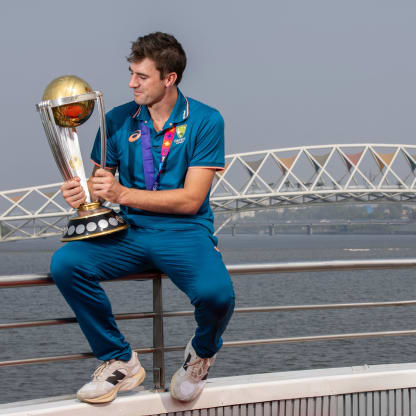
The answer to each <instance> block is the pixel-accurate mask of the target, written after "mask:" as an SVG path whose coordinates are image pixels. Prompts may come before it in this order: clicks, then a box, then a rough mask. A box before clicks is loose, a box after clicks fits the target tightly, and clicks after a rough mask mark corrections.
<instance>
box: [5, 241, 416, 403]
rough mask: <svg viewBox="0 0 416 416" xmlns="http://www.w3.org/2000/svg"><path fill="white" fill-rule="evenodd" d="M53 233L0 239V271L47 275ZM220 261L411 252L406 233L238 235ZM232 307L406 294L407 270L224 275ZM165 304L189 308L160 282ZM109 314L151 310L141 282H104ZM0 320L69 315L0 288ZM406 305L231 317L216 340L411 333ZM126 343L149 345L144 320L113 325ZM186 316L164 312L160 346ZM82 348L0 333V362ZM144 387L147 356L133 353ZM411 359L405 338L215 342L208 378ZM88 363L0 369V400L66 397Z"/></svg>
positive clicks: (170, 340) (171, 362) (171, 364)
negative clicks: (231, 289) (229, 279)
mask: <svg viewBox="0 0 416 416" xmlns="http://www.w3.org/2000/svg"><path fill="white" fill-rule="evenodd" d="M60 244H61V243H59V242H58V241H57V240H55V239H48V240H37V241H22V242H15V243H2V244H1V245H0V275H10V274H24V273H34V272H47V271H48V266H49V261H50V258H51V256H52V253H53V251H54V250H55V249H56V248H57V247H58V246H59V245H60ZM220 249H221V251H222V253H223V257H224V260H225V262H226V264H239V263H252V262H254V263H263V262H294V261H308V260H336V259H370V258H371V259H386V258H414V257H416V236H412V235H310V236H307V235H275V236H258V235H238V236H236V237H231V236H228V235H224V236H221V238H220ZM233 281H234V286H235V290H236V297H237V305H236V306H237V307H247V306H268V305H300V304H320V303H343V302H365V301H391V300H410V299H414V298H415V293H416V279H415V271H414V270H410V269H409V270H395V271H391V270H381V271H380V270H379V271H351V272H347V271H342V272H320V273H317V272H315V273H283V274H279V275H261V276H236V277H233ZM163 286H164V288H163V290H164V308H165V310H190V309H191V308H190V305H189V302H188V300H187V298H186V297H185V296H184V295H183V294H182V293H181V292H180V291H179V290H177V289H176V288H175V287H174V286H173V285H172V284H171V282H170V281H169V280H168V279H166V280H164V282H163ZM104 287H105V289H106V291H107V293H108V295H109V297H110V299H111V301H112V304H113V311H114V313H127V312H140V311H151V308H152V294H151V282H147V281H144V282H120V283H114V282H111V283H106V284H105V286H104ZM0 296H1V297H0V299H1V301H0V323H5V322H11V321H27V320H37V319H47V318H58V317H67V316H72V312H71V311H70V310H69V308H68V307H67V305H66V303H65V302H64V300H63V298H62V297H61V295H60V293H59V292H58V291H57V289H56V288H55V287H52V286H50V287H34V288H19V289H3V290H1V291H0ZM415 318H416V307H413V306H410V307H392V308H387V307H385V308H371V309H351V310H332V311H310V312H303V311H296V312H274V313H255V314H250V315H247V314H235V315H234V316H233V318H232V320H231V322H230V325H229V327H228V329H227V332H226V333H225V335H224V340H225V341H231V340H243V339H250V338H274V337H276V338H277V337H294V336H304V335H319V334H337V333H350V332H367V331H384V330H401V329H403V330H404V329H415V327H416V324H415ZM119 326H120V328H121V330H122V331H123V333H124V335H125V336H126V338H127V339H128V340H129V342H130V343H131V344H132V346H133V347H136V348H140V347H148V346H151V343H152V332H151V320H146V319H142V320H134V321H121V322H120V323H119ZM193 330H194V320H193V318H192V317H189V318H166V321H165V342H166V345H180V344H183V345H185V344H186V342H187V341H188V339H189V338H190V337H191V336H192V333H193ZM86 351H89V346H88V344H87V343H86V341H85V340H84V338H83V336H82V334H81V332H80V330H79V328H78V326H77V325H65V326H61V327H44V328H42V327H41V328H26V329H13V330H3V331H0V361H5V360H13V359H22V358H29V357H42V356H52V355H63V354H71V353H75V352H86ZM182 354H183V353H180V352H175V353H169V354H167V355H166V361H167V379H168V380H169V378H170V376H171V375H172V373H173V372H174V371H175V370H176V369H177V368H178V366H179V365H180V364H181V361H182ZM141 361H142V364H143V365H144V367H145V368H146V369H147V371H148V377H147V380H146V381H145V383H144V385H145V387H147V388H150V387H151V386H152V382H151V379H152V374H151V373H152V372H151V368H152V367H151V356H150V355H143V356H142V357H141ZM415 361H416V339H415V338H414V337H411V336H409V337H386V338H374V339H363V340H337V341H325V342H324V341H315V342H310V343H296V344H293V343H291V344H278V345H269V346H258V347H257V346H256V347H247V348H224V349H223V350H222V351H221V352H220V353H219V354H218V357H217V360H216V363H215V365H214V367H213V368H212V370H211V372H210V376H211V377H221V376H229V375H238V374H254V373H262V372H278V371H287V370H298V369H311V368H328V367H344V366H352V365H363V364H383V363H396V362H397V363H398V362H415ZM97 365H98V361H96V360H94V359H90V360H81V361H68V362H61V363H50V364H37V365H28V366H20V367H1V368H0V386H1V387H2V388H1V392H2V394H1V396H0V403H8V402H12V401H18V400H29V399H33V398H40V397H48V396H56V395H62V394H72V393H74V392H75V391H76V390H77V389H78V388H79V387H80V386H81V385H82V384H83V383H85V382H86V381H88V379H89V377H90V375H91V373H92V371H93V370H94V368H95V367H96V366H97Z"/></svg>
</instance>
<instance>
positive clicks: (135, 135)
mask: <svg viewBox="0 0 416 416" xmlns="http://www.w3.org/2000/svg"><path fill="white" fill-rule="evenodd" d="M141 135H142V132H141V131H140V130H136V131H135V132H133V133H132V134H131V136H130V137H129V142H130V143H133V142H135V141H136V140H139V139H140V137H141Z"/></svg>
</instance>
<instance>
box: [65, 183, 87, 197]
mask: <svg viewBox="0 0 416 416" xmlns="http://www.w3.org/2000/svg"><path fill="white" fill-rule="evenodd" d="M74 195H81V196H82V195H84V196H85V192H84V189H83V188H82V187H81V186H79V185H78V186H77V187H75V188H70V189H66V190H64V191H63V192H62V196H63V197H64V198H70V197H72V196H74Z"/></svg>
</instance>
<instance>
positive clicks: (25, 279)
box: [0, 270, 165, 289]
mask: <svg viewBox="0 0 416 416" xmlns="http://www.w3.org/2000/svg"><path fill="white" fill-rule="evenodd" d="M158 276H160V272H158V271H154V270H153V271H149V272H144V273H139V274H133V275H128V276H123V277H119V278H117V279H115V280H109V281H112V282H114V281H117V282H118V281H121V280H151V279H155V278H157V277H158ZM163 277H165V276H163ZM53 284H54V281H53V280H52V277H51V275H50V273H39V274H22V275H16V276H0V289H1V288H6V287H29V286H44V285H53Z"/></svg>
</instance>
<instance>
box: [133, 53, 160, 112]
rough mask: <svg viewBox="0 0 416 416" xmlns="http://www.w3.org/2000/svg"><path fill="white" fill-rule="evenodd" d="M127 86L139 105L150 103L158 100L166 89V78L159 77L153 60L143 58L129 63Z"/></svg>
mask: <svg viewBox="0 0 416 416" xmlns="http://www.w3.org/2000/svg"><path fill="white" fill-rule="evenodd" d="M129 69H130V73H131V76H130V82H129V87H130V88H131V89H132V90H133V95H134V101H135V102H136V103H137V104H139V105H141V104H144V105H152V104H155V103H157V102H158V101H160V100H161V99H162V98H163V96H164V94H165V91H166V79H160V72H159V71H158V70H157V69H156V65H155V62H154V61H152V60H151V59H149V58H144V59H143V60H142V61H140V62H131V63H130V68H129Z"/></svg>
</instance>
